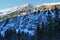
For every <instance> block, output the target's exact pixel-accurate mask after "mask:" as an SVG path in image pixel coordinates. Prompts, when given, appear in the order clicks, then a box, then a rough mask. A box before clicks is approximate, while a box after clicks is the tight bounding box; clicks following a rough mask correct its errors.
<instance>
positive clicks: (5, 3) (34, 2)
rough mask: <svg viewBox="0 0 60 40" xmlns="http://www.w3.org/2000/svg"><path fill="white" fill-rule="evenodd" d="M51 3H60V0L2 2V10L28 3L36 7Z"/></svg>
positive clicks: (0, 5)
mask: <svg viewBox="0 0 60 40" xmlns="http://www.w3.org/2000/svg"><path fill="white" fill-rule="evenodd" d="M50 2H60V0H0V10H1V9H5V8H11V7H15V6H20V5H23V4H26V3H30V4H32V5H34V6H35V5H38V4H42V3H50Z"/></svg>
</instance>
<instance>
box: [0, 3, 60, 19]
mask: <svg viewBox="0 0 60 40" xmlns="http://www.w3.org/2000/svg"><path fill="white" fill-rule="evenodd" d="M55 7H56V8H58V9H60V3H45V4H41V5H37V6H32V5H31V4H25V5H22V6H17V7H13V8H7V9H3V10H0V20H5V19H7V18H12V17H16V16H22V15H26V14H30V13H34V12H38V11H44V10H52V9H55ZM15 13H16V14H15ZM11 14H12V15H14V16H11Z"/></svg>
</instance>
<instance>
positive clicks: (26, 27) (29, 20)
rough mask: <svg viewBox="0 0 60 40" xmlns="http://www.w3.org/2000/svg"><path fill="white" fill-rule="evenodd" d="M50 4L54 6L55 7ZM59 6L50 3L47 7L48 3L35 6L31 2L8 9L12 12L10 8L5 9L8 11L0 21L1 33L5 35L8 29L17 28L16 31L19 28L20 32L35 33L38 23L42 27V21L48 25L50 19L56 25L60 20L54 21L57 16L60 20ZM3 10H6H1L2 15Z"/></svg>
mask: <svg viewBox="0 0 60 40" xmlns="http://www.w3.org/2000/svg"><path fill="white" fill-rule="evenodd" d="M50 6H52V7H53V8H54V9H53V8H52V7H50ZM59 6H60V4H58V5H57V4H56V5H55V4H54V5H49V7H48V8H47V4H46V5H45V4H44V5H42V6H39V7H33V6H31V5H30V4H26V5H23V6H19V7H16V8H14V9H13V8H12V9H8V10H9V11H10V12H8V10H7V11H5V12H6V13H7V12H8V13H7V14H6V15H4V16H2V17H1V18H0V20H2V21H0V34H1V35H2V36H4V34H5V31H6V30H8V29H11V30H12V29H13V30H14V29H15V30H16V33H18V30H20V32H22V31H24V32H25V33H29V34H31V35H34V32H35V30H36V28H37V25H38V24H39V25H40V28H41V29H42V22H43V23H44V25H45V26H46V25H47V24H49V20H52V22H53V23H52V24H53V26H55V25H57V24H58V22H57V23H55V21H54V20H55V19H56V18H57V19H58V21H59V22H60V9H58V8H60V7H59ZM42 8H44V9H42ZM41 10H42V11H41ZM3 12H4V11H1V13H0V15H2V13H3ZM3 14H4V13H3ZM56 15H57V16H56ZM54 23H55V24H54Z"/></svg>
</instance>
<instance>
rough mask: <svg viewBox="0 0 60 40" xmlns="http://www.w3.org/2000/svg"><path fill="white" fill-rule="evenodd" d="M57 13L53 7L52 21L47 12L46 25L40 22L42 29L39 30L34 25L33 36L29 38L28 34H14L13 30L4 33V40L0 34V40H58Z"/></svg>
mask: <svg viewBox="0 0 60 40" xmlns="http://www.w3.org/2000/svg"><path fill="white" fill-rule="evenodd" d="M58 11H59V10H58V9H57V8H56V7H55V18H54V19H52V16H51V13H50V11H49V10H48V16H47V21H48V23H47V24H46V25H45V24H44V22H43V21H42V26H41V27H42V28H40V24H39V23H36V30H35V35H33V36H31V35H29V33H24V32H21V33H20V30H19V31H18V33H16V31H15V30H10V29H9V30H7V31H6V32H5V36H4V38H3V37H1V34H0V40H60V19H59V18H58V15H59V14H58ZM52 12H53V11H52Z"/></svg>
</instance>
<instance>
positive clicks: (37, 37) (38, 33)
mask: <svg viewBox="0 0 60 40" xmlns="http://www.w3.org/2000/svg"><path fill="white" fill-rule="evenodd" d="M40 35H41V32H40V25H39V24H37V29H36V31H35V36H36V40H40Z"/></svg>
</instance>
